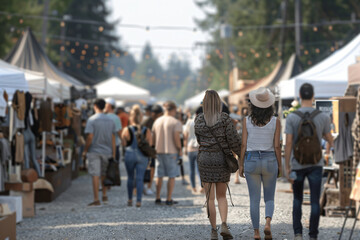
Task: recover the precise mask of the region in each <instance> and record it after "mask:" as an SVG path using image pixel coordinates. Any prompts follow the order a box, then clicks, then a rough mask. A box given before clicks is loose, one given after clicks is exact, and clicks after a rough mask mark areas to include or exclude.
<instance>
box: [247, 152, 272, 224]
mask: <svg viewBox="0 0 360 240" xmlns="http://www.w3.org/2000/svg"><path fill="white" fill-rule="evenodd" d="M244 172H245V177H246V181H247V184H248V189H249V195H250V216H251V222H252V225H253V228H254V229H259V221H260V198H261V182H262V183H263V188H264V201H265V217H270V218H272V216H273V213H274V196H275V187H276V178H277V174H278V163H277V160H276V156H275V152H262V151H251V152H247V153H246V156H245V163H244Z"/></svg>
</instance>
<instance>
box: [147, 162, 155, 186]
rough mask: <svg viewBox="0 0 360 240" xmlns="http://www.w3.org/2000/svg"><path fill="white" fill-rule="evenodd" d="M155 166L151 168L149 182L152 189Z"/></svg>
mask: <svg viewBox="0 0 360 240" xmlns="http://www.w3.org/2000/svg"><path fill="white" fill-rule="evenodd" d="M154 175H155V168H153V167H152V168H150V182H149V183H148V188H149V189H151V186H152V183H153V181H154Z"/></svg>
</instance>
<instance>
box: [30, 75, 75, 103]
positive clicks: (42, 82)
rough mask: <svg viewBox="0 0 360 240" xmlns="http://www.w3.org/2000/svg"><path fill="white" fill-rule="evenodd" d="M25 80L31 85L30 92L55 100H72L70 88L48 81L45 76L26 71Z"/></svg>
mask: <svg viewBox="0 0 360 240" xmlns="http://www.w3.org/2000/svg"><path fill="white" fill-rule="evenodd" d="M24 71H25V78H26V81H27V82H28V84H29V92H30V93H32V94H36V95H39V96H44V95H45V96H48V97H51V98H53V99H70V88H69V87H68V86H64V85H62V84H61V83H59V82H57V81H55V80H52V79H48V78H47V77H46V76H45V75H44V74H42V73H39V72H33V71H29V70H25V69H24Z"/></svg>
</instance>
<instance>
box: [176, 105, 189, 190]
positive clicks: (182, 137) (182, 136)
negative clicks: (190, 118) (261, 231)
mask: <svg viewBox="0 0 360 240" xmlns="http://www.w3.org/2000/svg"><path fill="white" fill-rule="evenodd" d="M183 116H184V114H183V113H182V110H181V108H178V110H177V113H176V115H175V118H176V119H177V120H179V121H180V122H181V126H182V129H183V130H182V131H181V134H180V142H181V149H183V148H184V146H185V145H184V134H183V132H184V128H185V126H184V125H183ZM178 165H179V166H180V174H181V180H182V185H185V186H186V185H189V183H188V182H187V181H186V179H185V170H184V161H183V158H182V156H179V159H178Z"/></svg>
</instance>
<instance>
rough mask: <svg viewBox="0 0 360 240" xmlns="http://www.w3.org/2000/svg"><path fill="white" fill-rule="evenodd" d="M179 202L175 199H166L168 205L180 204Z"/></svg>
mask: <svg viewBox="0 0 360 240" xmlns="http://www.w3.org/2000/svg"><path fill="white" fill-rule="evenodd" d="M178 203H179V202H177V201H174V200H172V199H171V200H170V201H168V200H166V205H168V206H172V205H174V204H178Z"/></svg>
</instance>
